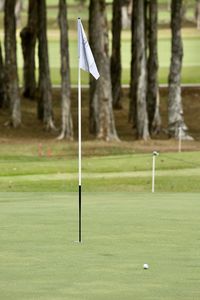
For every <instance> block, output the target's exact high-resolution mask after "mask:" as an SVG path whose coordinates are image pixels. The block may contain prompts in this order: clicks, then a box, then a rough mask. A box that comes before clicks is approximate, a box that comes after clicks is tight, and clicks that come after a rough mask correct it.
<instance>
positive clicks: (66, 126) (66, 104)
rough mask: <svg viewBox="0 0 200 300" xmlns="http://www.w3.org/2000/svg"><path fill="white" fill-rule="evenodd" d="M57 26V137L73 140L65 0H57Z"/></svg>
mask: <svg viewBox="0 0 200 300" xmlns="http://www.w3.org/2000/svg"><path fill="white" fill-rule="evenodd" d="M58 20H59V27H60V52H61V79H62V85H61V93H62V95H61V96H62V128H61V134H60V136H59V137H58V139H63V138H67V139H68V140H73V124H72V116H71V99H70V94H71V93H70V89H71V87H70V71H69V41H68V29H67V28H68V26H67V5H66V0H59V17H58Z"/></svg>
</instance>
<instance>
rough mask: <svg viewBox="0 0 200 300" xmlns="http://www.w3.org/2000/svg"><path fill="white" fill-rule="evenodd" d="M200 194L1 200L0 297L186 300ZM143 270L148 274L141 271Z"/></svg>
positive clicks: (192, 287) (196, 270) (194, 280)
mask: <svg viewBox="0 0 200 300" xmlns="http://www.w3.org/2000/svg"><path fill="white" fill-rule="evenodd" d="M199 214H200V201H199V194H189V193H188V194H168V193H167V194H154V195H152V194H150V193H148V194H144V193H142V194H138V193H100V194H95V193H86V194H83V243H82V244H77V243H75V242H74V241H76V240H77V195H76V194H73V193H71V194H69V193H68V194H65V193H1V194H0V220H1V221H0V225H1V226H0V253H1V255H0V277H1V280H0V298H1V299H4V300H11V299H16V300H18V299H19V300H32V299H42V300H51V299H52V300H56V299H59V300H60V299H72V300H73V299H76V300H82V299H87V300H93V299H97V300H112V299H113V300H116V299H117V300H118V299H119V300H121V299H123V300H129V299H137V300H146V299H148V300H149V299H154V300H171V299H173V300H188V299H195V300H198V299H199V298H200V292H199V276H200V264H199V247H200V240H199V231H200V223H199ZM144 263H148V264H149V266H150V268H149V270H143V264H144Z"/></svg>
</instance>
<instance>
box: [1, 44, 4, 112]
mask: <svg viewBox="0 0 200 300" xmlns="http://www.w3.org/2000/svg"><path fill="white" fill-rule="evenodd" d="M4 101H5V78H4V62H3V56H2V49H1V43H0V108H1V107H3V105H4Z"/></svg>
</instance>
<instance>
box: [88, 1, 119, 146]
mask: <svg viewBox="0 0 200 300" xmlns="http://www.w3.org/2000/svg"><path fill="white" fill-rule="evenodd" d="M105 9H106V4H105V0H91V1H90V7H89V14H90V17H89V35H90V45H91V50H92V52H93V54H94V58H95V61H96V63H97V67H98V70H99V73H100V78H99V79H98V80H97V81H96V80H95V79H94V78H92V77H90V132H91V133H93V134H95V135H96V137H97V138H99V139H105V140H107V141H110V140H118V136H117V132H116V128H115V121H114V115H113V109H112V102H113V101H112V86H111V77H110V59H109V51H108V26H107V20H106V12H105Z"/></svg>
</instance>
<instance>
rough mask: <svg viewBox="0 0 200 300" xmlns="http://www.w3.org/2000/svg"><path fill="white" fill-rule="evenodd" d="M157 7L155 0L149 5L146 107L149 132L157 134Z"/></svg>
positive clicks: (158, 120)
mask: <svg viewBox="0 0 200 300" xmlns="http://www.w3.org/2000/svg"><path fill="white" fill-rule="evenodd" d="M157 16H158V5H157V0H151V1H150V3H149V23H148V25H149V26H148V43H149V51H148V52H149V56H148V63H147V65H148V88H147V105H148V117H149V130H150V132H151V133H159V131H160V127H161V117H160V110H159V88H158V49H157V46H158V41H157V33H158V21H157Z"/></svg>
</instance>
